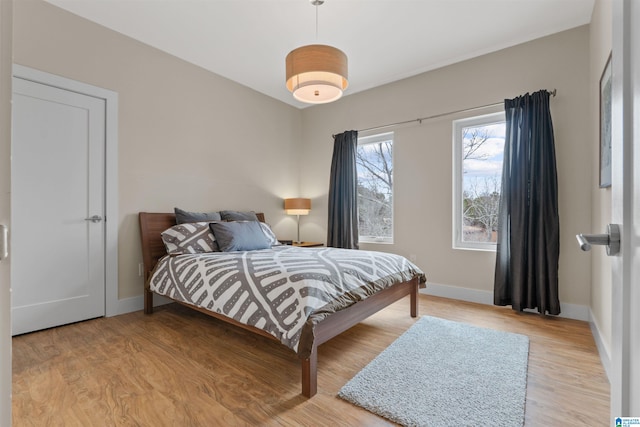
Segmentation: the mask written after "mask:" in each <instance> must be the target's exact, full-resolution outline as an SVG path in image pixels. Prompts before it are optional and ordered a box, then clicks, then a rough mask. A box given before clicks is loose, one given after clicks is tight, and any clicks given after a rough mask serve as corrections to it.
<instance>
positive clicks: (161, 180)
mask: <svg viewBox="0 0 640 427" xmlns="http://www.w3.org/2000/svg"><path fill="white" fill-rule="evenodd" d="M14 12H15V15H14V61H15V63H17V64H21V65H26V66H29V67H32V68H36V69H39V70H42V71H46V72H49V73H53V74H57V75H60V76H64V77H67V78H71V79H75V80H78V81H81V82H84V83H88V84H92V85H95V86H99V87H103V88H106V89H110V90H113V91H115V92H118V94H119V118H118V119H119V135H118V136H119V146H118V151H119V155H118V167H119V188H118V190H119V212H120V214H119V218H118V221H119V226H118V229H119V235H118V238H119V244H118V249H119V256H118V261H119V275H118V278H119V297H120V298H127V297H132V296H137V295H140V294H141V293H142V286H143V281H142V278H141V277H140V276H139V275H138V263H139V262H141V260H142V255H141V250H140V237H139V229H138V223H137V213H138V212H139V211H155V212H168V211H171V210H172V209H173V207H174V206H180V207H182V208H184V209H187V210H219V209H240V210H244V209H253V210H260V211H263V212H265V214H266V216H267V219H268V221H269V222H270V223H271V224H272V225H273V226H274V229H275V231H276V233H277V234H278V235H279V236H281V238H286V237H287V236H288V237H289V238H291V237H293V236H294V233H295V222H294V220H293V218H291V217H286V216H285V215H284V212H283V210H282V198H283V197H296V196H298V190H299V187H298V186H299V182H298V176H299V170H298V166H297V164H298V158H299V150H298V141H299V139H300V122H301V113H300V111H299V110H297V109H295V108H293V107H290V106H288V105H286V104H284V103H282V102H279V101H276V100H273V99H272V98H269V97H267V96H264V95H262V94H259V93H257V92H255V91H253V90H250V89H248V88H246V87H243V86H241V85H238V84H235V83H233V82H231V81H229V80H227V79H224V78H222V77H220V76H217V75H215V74H212V73H210V72H207V71H205V70H203V69H201V68H199V67H196V66H194V65H191V64H188V63H186V62H184V61H181V60H179V59H177V58H175V57H172V56H170V55H168V54H166V53H163V52H161V51H159V50H156V49H153V48H151V47H149V46H146V45H144V44H141V43H139V42H136V41H133V40H132V39H129V38H127V37H124V36H122V35H120V34H118V33H116V32H114V31H111V30H108V29H106V28H104V27H101V26H98V25H96V24H94V23H91V22H89V21H86V20H84V19H81V18H79V17H77V16H75V15H72V14H70V13H68V12H66V11H63V10H62V9H59V8H56V7H54V6H51V5H49V4H47V3H44V2H42V1H40V0H35V1H34V0H24V1H20V2H16V4H15V8H14Z"/></svg>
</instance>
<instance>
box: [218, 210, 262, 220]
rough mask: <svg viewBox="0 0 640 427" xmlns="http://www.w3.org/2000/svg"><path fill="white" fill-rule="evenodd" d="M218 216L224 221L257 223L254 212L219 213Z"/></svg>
mask: <svg viewBox="0 0 640 427" xmlns="http://www.w3.org/2000/svg"><path fill="white" fill-rule="evenodd" d="M220 216H221V217H222V219H223V220H225V221H258V217H257V216H256V213H255V212H254V211H245V212H239V211H220Z"/></svg>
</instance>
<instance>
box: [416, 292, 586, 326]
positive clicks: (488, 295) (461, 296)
mask: <svg viewBox="0 0 640 427" xmlns="http://www.w3.org/2000/svg"><path fill="white" fill-rule="evenodd" d="M420 292H422V293H424V294H427V295H433V296H436V297H443V298H451V299H457V300H460V301H467V302H475V303H478V304H486V305H493V292H491V291H481V290H478V289H469V288H462V287H460V286H451V285H442V284H439V283H431V282H428V283H427V287H426V288H425V289H421V290H420ZM560 309H561V310H562V312H561V313H560V315H559V316H558V317H564V318H567V319H574V320H583V321H585V322H588V321H589V319H590V317H589V307H588V306H586V305H578V304H569V303H563V302H562V301H561V302H560ZM525 311H527V312H531V313H537V311H536V310H525Z"/></svg>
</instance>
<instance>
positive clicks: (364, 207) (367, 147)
mask: <svg viewBox="0 0 640 427" xmlns="http://www.w3.org/2000/svg"><path fill="white" fill-rule="evenodd" d="M356 166H357V169H358V230H359V234H360V241H361V242H365V243H367V242H368V243H393V132H391V133H384V134H380V135H372V136H366V137H362V138H358V152H357V154H356Z"/></svg>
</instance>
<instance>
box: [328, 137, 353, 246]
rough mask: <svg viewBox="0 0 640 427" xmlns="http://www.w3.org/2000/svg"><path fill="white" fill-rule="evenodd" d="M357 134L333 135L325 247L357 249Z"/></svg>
mask: <svg viewBox="0 0 640 427" xmlns="http://www.w3.org/2000/svg"><path fill="white" fill-rule="evenodd" d="M357 150H358V131H355V130H350V131H346V132H344V133H341V134H339V135H336V136H334V142H333V158H332V160H331V180H330V183H329V224H328V227H327V246H331V247H334V248H345V249H358V187H357V184H358V180H357V178H358V174H357V169H356V152H357Z"/></svg>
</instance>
